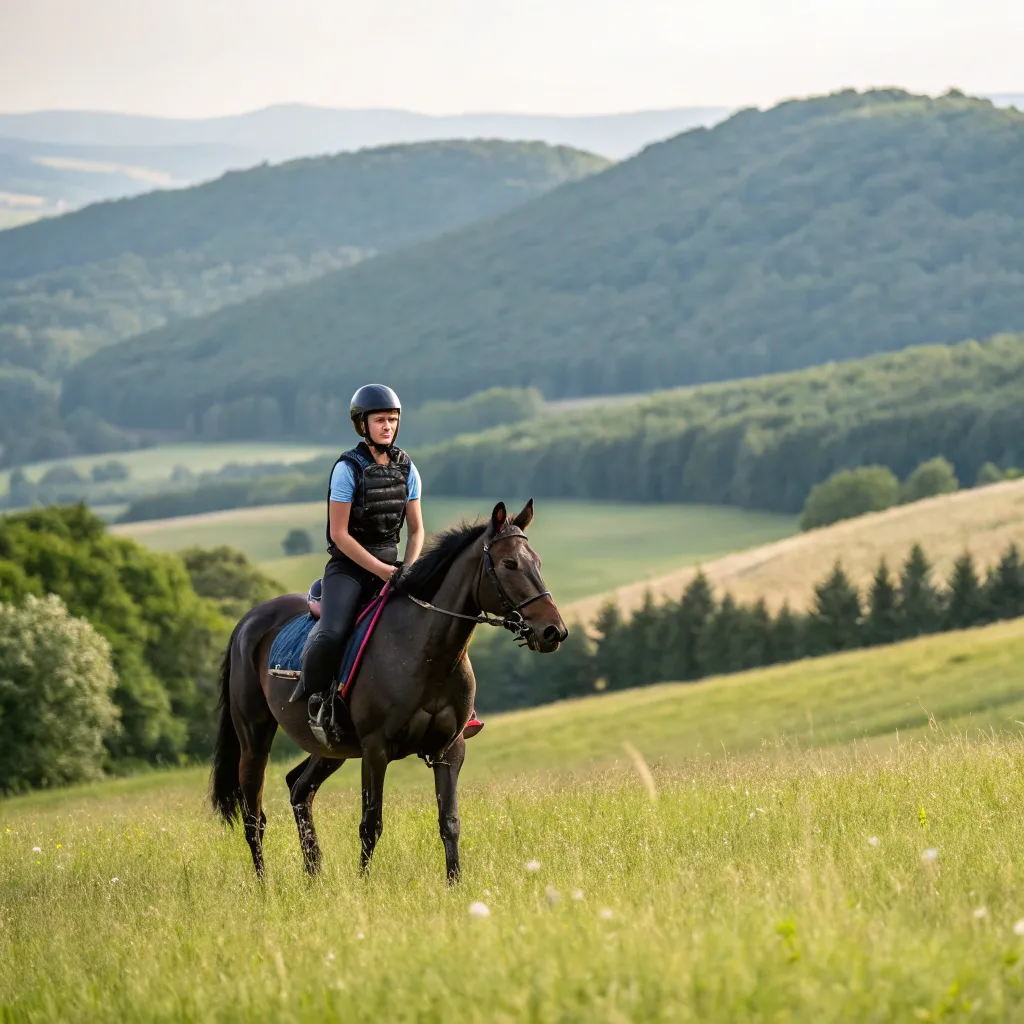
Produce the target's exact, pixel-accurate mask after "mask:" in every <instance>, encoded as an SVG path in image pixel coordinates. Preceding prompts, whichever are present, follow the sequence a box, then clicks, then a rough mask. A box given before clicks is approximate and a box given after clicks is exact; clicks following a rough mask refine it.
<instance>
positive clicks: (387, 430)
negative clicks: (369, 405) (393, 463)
mask: <svg viewBox="0 0 1024 1024" xmlns="http://www.w3.org/2000/svg"><path fill="white" fill-rule="evenodd" d="M367 428H368V430H369V432H370V440H371V441H373V443H374V444H391V442H392V441H394V439H395V434H396V433H398V413H397V412H396V411H395V410H394V409H388V410H387V411H385V412H371V413H370V415H369V416H368V417H367Z"/></svg>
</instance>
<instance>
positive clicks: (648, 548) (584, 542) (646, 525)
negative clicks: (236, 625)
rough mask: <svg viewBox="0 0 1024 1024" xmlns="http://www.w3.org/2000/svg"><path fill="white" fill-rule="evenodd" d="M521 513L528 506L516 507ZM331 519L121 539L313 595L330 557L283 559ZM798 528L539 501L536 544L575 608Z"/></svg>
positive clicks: (215, 516)
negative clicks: (208, 551)
mask: <svg viewBox="0 0 1024 1024" xmlns="http://www.w3.org/2000/svg"><path fill="white" fill-rule="evenodd" d="M493 506H494V501H491V500H487V499H484V498H476V499H473V498H429V499H428V500H426V501H425V502H424V516H425V519H426V525H427V529H428V530H431V531H433V530H438V529H440V528H441V527H443V526H446V525H448V524H449V523H452V522H454V521H456V520H457V519H459V518H460V517H467V518H470V519H475V518H478V517H483V516H484V515H487V514H489V513H490V511H491V509H492V508H493ZM513 506H514V507H515V508H516V509H518V508H519V507H520V505H519V504H515V503H513V502H509V507H510V508H511V507H513ZM325 514H326V512H325V505H324V503H323V502H312V503H310V504H303V505H274V506H270V507H264V508H253V509H239V510H234V511H229V512H211V513H209V514H207V515H201V516H183V517H181V518H179V519H165V520H158V521H154V522H144V523H125V524H123V525H121V526H117V527H114V528H113V532H115V533H117V534H120V535H121V536H126V537H133V538H135V539H136V540H138V541H139V542H140V543H142V544H145V545H147V546H148V547H152V548H155V549H157V550H161V551H175V550H179V549H181V548H183V547H188V546H190V545H192V544H198V545H200V546H202V547H212V546H215V545H218V544H230V545H232V546H234V547H237V548H239V549H241V550H242V551H245V552H246V554H248V555H249V556H250V557H251V558H253V559H255V560H256V561H258V562H260V563H262V565H263V568H264V569H265V570H266V571H267V572H268V573H270V575H271V576H273V578H274V579H276V580H278V581H280V583H281V584H282V585H283V586H284V587H285V588H286V589H288V590H296V591H305V589H306V588H307V587H308V586H309V583H310V581H311V580H313V579H315V578H316V577H317V576H319V575H320V574H321V573H322V572H323V567H324V559H325V556H324V554H323V553H322V552H321V551H318V553H316V554H313V555H306V556H299V557H293V558H283V557H281V541H282V540H283V539H284V536H285V534H286V533H287V532H288V530H290V529H292V528H293V527H298V528H300V529H304V530H308V531H309V532H310V535H311V536H312V537H313V542H314V544H316V545H317V548H318V549H320V548H321V547H322V545H321V538H322V537H323V529H324V525H323V524H324V516H325ZM795 529H796V524H795V522H794V520H793V519H792V518H790V517H788V516H778V515H773V514H770V513H761V512H749V511H746V510H744V509H733V508H705V507H702V506H694V505H657V506H656V505H625V504H615V503H611V502H577V501H556V500H543V501H539V502H538V503H537V515H536V518H535V520H534V523H533V525H532V526H531V528H530V538H531V542H532V543H533V544H534V546H535V547H536V549H537V550H538V551H539V552H540V554H541V557H542V558H543V560H544V576H545V581H546V582H547V584H548V585H549V586H550V587H551V588H552V592H553V593H554V594H555V598H556V600H560V601H571V600H573V599H575V598H578V597H581V596H583V595H585V594H590V593H593V592H594V591H595V590H597V591H601V590H607V589H609V588H610V587H615V586H618V585H619V584H621V583H626V582H629V581H632V580H638V579H645V578H649V577H652V576H659V575H661V574H662V573H664V572H665V571H666V570H668V569H670V568H673V567H678V566H684V565H689V564H692V563H694V562H696V561H700V560H706V559H710V558H715V557H716V556H718V555H720V554H724V553H725V552H728V551H736V550H738V549H742V548H747V547H750V546H752V545H756V544H763V543H765V542H767V541H770V540H775V539H777V538H779V537H785V536H787V535H789V534H791V533H792V532H793V531H794V530H795Z"/></svg>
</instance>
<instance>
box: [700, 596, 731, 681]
mask: <svg viewBox="0 0 1024 1024" xmlns="http://www.w3.org/2000/svg"><path fill="white" fill-rule="evenodd" d="M740 629H741V613H740V609H739V608H738V607H737V605H736V601H735V599H734V598H733V596H732V594H726V595H725V597H723V598H722V601H721V603H720V604H719V606H718V608H717V610H716V611H715V613H714V615H712V616H711V618H710V620H709V621H708V623H707V624H706V626H705V628H704V630H703V631H702V632H701V635H700V640H699V641H698V645H697V659H698V661H699V663H700V666H701V669H702V670H703V674H704V675H718V674H719V673H722V672H735V671H736V670H737V669H738V668H741V667H742V662H741V661H739V660H738V658H737V644H736V638H737V635H738V634H739V632H740Z"/></svg>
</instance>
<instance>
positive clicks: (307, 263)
mask: <svg viewBox="0 0 1024 1024" xmlns="http://www.w3.org/2000/svg"><path fill="white" fill-rule="evenodd" d="M605 166H607V161H605V160H603V159H602V158H600V157H595V156H591V155H590V154H588V153H581V152H579V151H577V150H572V149H565V148H552V147H550V146H546V145H544V144H542V143H508V142H491V141H482V142H438V143H423V144H419V145H411V146H390V147H387V148H385V149H374V150H363V151H361V152H358V153H343V154H340V155H337V156H328V157H319V158H315V159H307V160H296V161H293V162H291V163H287V164H282V165H278V166H266V165H263V166H260V167H256V168H253V169H252V170H248V171H238V172H233V173H230V174H226V175H224V176H223V177H222V178H219V179H218V180H217V181H213V182H210V183H208V184H205V185H199V186H196V187H194V188H189V189H181V190H177V191H163V192H151V193H149V194H147V195H144V196H138V197H136V198H133V199H125V200H120V201H118V202H109V203H98V204H96V205H93V206H89V207H86V208H85V209H83V210H79V211H77V212H75V213H71V214H68V215H66V216H64V217H59V218H55V219H52V220H43V221H38V222H36V223H34V224H29V225H26V226H25V227H21V228H15V229H12V230H9V231H0V368H2V367H4V366H17V367H20V368H24V369H29V370H32V371H34V372H36V373H40V374H42V375H43V376H46V377H50V378H54V377H59V376H60V374H61V373H62V372H63V370H64V369H65V368H66V366H67V365H68V364H69V363H71V362H74V361H75V360H76V359H78V358H81V357H83V356H85V355H88V354H89V353H90V352H92V351H95V350H96V349H97V348H101V347H103V346H104V345H106V344H109V343H111V342H113V341H118V340H120V339H122V338H125V337H127V336H129V335H131V334H137V333H139V332H141V331H145V330H150V329H152V328H154V327H159V326H160V325H162V324H164V323H166V322H167V321H168V320H173V319H175V318H182V317H188V316H194V315H197V314H201V313H207V312H210V311H212V310H215V309H217V308H219V307H220V306H222V305H224V304H226V303H230V302H238V301H241V300H244V299H247V298H251V297H253V296H254V295H258V294H260V293H261V292H263V291H266V290H267V289H269V288H273V287H280V286H282V285H287V284H289V283H293V282H297V281H303V280H308V279H310V278H311V277H315V276H317V275H319V274H322V273H325V272H327V271H329V270H333V269H337V268H338V267H342V266H347V265H349V264H351V263H352V262H353V261H355V260H357V259H359V258H361V257H362V256H366V255H369V254H372V253H375V252H381V251H387V250H390V249H395V248H398V247H400V246H404V245H410V244H412V243H415V242H418V241H421V240H422V239H425V238H428V237H430V236H432V235H436V234H440V233H442V232H444V231H448V230H450V229H452V228H456V227H459V226H462V225H465V224H467V223H468V222H470V221H473V220H476V219H479V218H487V217H492V216H493V215H495V214H497V213H500V212H502V211H505V210H508V209H509V208H510V207H512V206H515V205H516V204H518V203H522V202H525V201H526V200H528V199H532V198H534V197H535V196H538V195H540V194H541V193H543V192H545V191H547V190H549V189H552V188H554V187H556V186H557V185H559V184H561V183H562V182H565V181H571V180H574V179H576V178H579V177H582V176H584V175H586V174H589V173H592V172H594V171H597V170H600V169H602V168H604V167H605Z"/></svg>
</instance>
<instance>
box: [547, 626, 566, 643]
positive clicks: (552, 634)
mask: <svg viewBox="0 0 1024 1024" xmlns="http://www.w3.org/2000/svg"><path fill="white" fill-rule="evenodd" d="M543 636H544V639H545V640H546V641H547V642H548V643H549V644H557V643H559V642H560V641H561V640H562V639H563V638H562V633H561V630H560V629H559V628H558V627H557V626H546V627H545V628H544V633H543Z"/></svg>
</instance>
